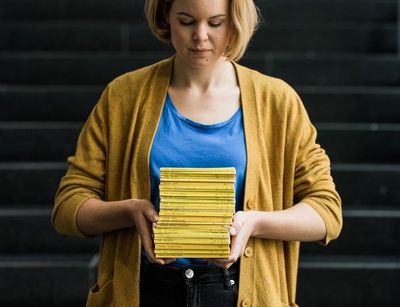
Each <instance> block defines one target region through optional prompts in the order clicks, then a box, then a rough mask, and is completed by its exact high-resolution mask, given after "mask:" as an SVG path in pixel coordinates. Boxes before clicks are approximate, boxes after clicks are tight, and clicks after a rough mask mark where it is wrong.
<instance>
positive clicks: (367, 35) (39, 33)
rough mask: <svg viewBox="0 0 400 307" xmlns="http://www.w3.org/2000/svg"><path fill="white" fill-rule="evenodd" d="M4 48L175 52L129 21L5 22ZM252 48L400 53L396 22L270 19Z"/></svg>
mask: <svg viewBox="0 0 400 307" xmlns="http://www.w3.org/2000/svg"><path fill="white" fill-rule="evenodd" d="M0 50H3V51H96V52H100V51H101V52H105V51H114V52H123V53H129V52H137V51H153V50H158V51H161V50H163V51H171V50H172V47H171V45H170V44H166V43H162V42H160V41H158V40H157V39H156V38H155V37H153V35H152V34H151V31H150V30H149V27H148V26H147V25H146V24H136V25H132V24H129V23H103V22H101V23H99V22H97V23H82V22H79V23H71V22H40V23H31V22H30V23H29V22H23V23H15V22H14V23H4V24H0ZM249 51H268V52H281V51H291V52H304V51H313V52H357V53H362V52H365V53H377V52H384V53H395V52H397V25H396V24H364V25H359V24H345V25H342V24H333V25H318V24H316V25H308V24H306V25H305V24H304V23H301V24H296V23H290V24H280V25H279V24H267V25H266V26H265V27H262V28H260V29H259V30H258V31H257V32H256V35H255V37H254V38H253V39H252V41H251V44H250V46H249Z"/></svg>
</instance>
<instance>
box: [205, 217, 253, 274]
mask: <svg viewBox="0 0 400 307" xmlns="http://www.w3.org/2000/svg"><path fill="white" fill-rule="evenodd" d="M253 229H254V219H253V218H252V212H251V211H247V212H243V211H238V212H236V213H235V215H234V216H233V219H232V225H231V227H230V229H229V232H230V235H231V253H230V255H229V258H227V259H208V261H210V262H213V263H214V264H216V265H217V266H219V267H221V268H223V269H228V268H229V267H230V266H231V265H232V264H234V263H235V262H236V261H237V260H238V259H239V258H240V257H241V256H242V255H243V253H244V250H245V248H246V245H247V241H248V240H249V238H250V236H251V235H252V233H253Z"/></svg>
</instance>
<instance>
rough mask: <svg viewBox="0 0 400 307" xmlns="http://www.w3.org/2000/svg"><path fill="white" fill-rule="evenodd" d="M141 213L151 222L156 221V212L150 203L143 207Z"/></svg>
mask: <svg viewBox="0 0 400 307" xmlns="http://www.w3.org/2000/svg"><path fill="white" fill-rule="evenodd" d="M143 215H144V216H145V217H146V218H147V219H148V220H149V221H150V222H152V223H156V222H157V221H158V213H157V211H156V210H155V209H154V207H153V205H152V204H150V206H146V207H145V208H144V209H143Z"/></svg>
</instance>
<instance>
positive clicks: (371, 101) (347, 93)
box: [0, 85, 400, 123]
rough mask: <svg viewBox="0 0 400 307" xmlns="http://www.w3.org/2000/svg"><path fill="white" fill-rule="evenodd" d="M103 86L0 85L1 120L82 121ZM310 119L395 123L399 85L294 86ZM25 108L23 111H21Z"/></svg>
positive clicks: (399, 119) (398, 114)
mask: <svg viewBox="0 0 400 307" xmlns="http://www.w3.org/2000/svg"><path fill="white" fill-rule="evenodd" d="M103 88H104V85H102V86H70V85H67V86H52V85H44V86H40V85H39V86H36V85H33V86H31V85H27V86H24V85H21V86H20V85H10V86H0V104H1V107H2V110H4V112H1V113H0V121H52V122H54V121H57V122H58V121H84V120H86V118H87V116H88V115H89V113H90V111H91V109H92V108H93V106H94V105H95V104H96V102H97V100H98V98H99V96H100V94H101V91H102V90H103ZM296 90H297V91H298V93H299V95H300V97H301V98H302V100H303V102H304V105H305V106H306V108H307V111H308V112H309V115H310V117H311V119H312V121H313V122H316V123H324V122H328V123H334V122H343V123H350V122H354V123H398V122H400V103H399V101H400V87H334V86H328V87H319V86H318V87H315V86H314V87H313V86H311V87H296ZM21 110H24V112H21Z"/></svg>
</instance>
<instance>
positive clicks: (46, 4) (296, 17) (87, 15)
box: [0, 0, 397, 23]
mask: <svg viewBox="0 0 400 307" xmlns="http://www.w3.org/2000/svg"><path fill="white" fill-rule="evenodd" d="M143 3H144V1H130V0H115V1H113V2H112V3H111V2H110V1H107V0H96V1H94V0H58V1H56V2H55V1H51V0H41V1H40V2H37V1H35V0H18V1H16V0H3V1H2V2H1V5H0V19H4V20H117V21H121V20H137V19H141V18H142V15H143V14H142V12H143ZM257 5H259V7H260V9H261V11H262V13H263V16H264V19H265V20H266V21H267V22H270V21H287V22H294V21H300V22H309V21H320V22H323V23H325V22H332V21H334V22H338V21H339V22H344V21H356V22H364V21H395V20H396V18H397V16H396V0H378V1H377V0H351V1H344V0H336V1H329V2H328V1H319V0H302V1H299V0H270V1H257Z"/></svg>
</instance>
